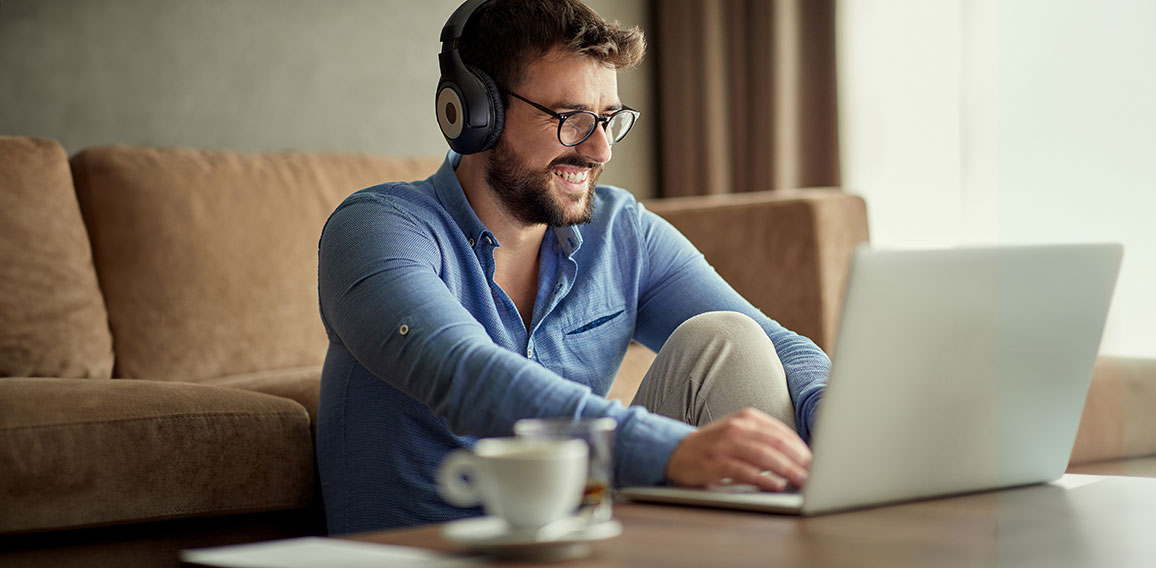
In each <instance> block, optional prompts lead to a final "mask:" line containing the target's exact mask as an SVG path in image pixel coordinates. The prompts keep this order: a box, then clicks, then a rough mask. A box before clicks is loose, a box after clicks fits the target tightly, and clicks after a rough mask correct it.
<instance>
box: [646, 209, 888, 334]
mask: <svg viewBox="0 0 1156 568" xmlns="http://www.w3.org/2000/svg"><path fill="white" fill-rule="evenodd" d="M646 207H647V208H648V209H650V210H651V211H654V212H655V213H657V214H658V215H660V216H662V217H663V218H665V219H666V220H667V221H670V222H671V224H673V225H674V226H675V227H676V228H678V230H679V231H681V232H682V233H683V234H684V235H686V237H687V238H689V239H690V241H691V242H692V243H694V245H695V246H697V247H698V249H699V250H700V251H702V253H703V254H704V255H705V256H706V259H707V262H710V264H711V265H712V266H714V267H715V270H717V271H718V273H719V274H720V275H722V277H723V278H724V279H726V281H727V282H729V283H730V284H731V286H733V287H734V288H735V290H737V291H738V292H739V293H740V294H742V295H743V296H744V297H745V298H746V299H748V300H750V302H751V303H752V304H754V305H755V307H757V308H759V309H760V310H762V311H763V313H765V314H767V315H768V316H770V317H772V318H774V319H775V320H777V321H778V322H779V323H781V324H783V325H784V326H786V327H787V328H789V329H791V330H793V331H795V332H797V333H799V334H802V335H805V336H807V337H809V338H811V339H812V340H813V341H815V343H817V344H818V345H819V347H821V348H823V349H824V350H826V351H828V352H829V353H830V352H831V351H832V349H833V347H834V343H835V337H836V330H837V329H838V323H839V322H838V318H839V314H840V309H841V307H842V302H843V288H844V285H845V283H846V282H845V281H846V277H847V270H848V268H849V262H850V259H851V256H852V254H853V253H854V250H855V247H856V246H857V245H858V244H860V243H862V242H865V241H867V239H868V232H867V206H866V204H865V203H864V201H863V199H862V198H861V197H859V196H855V195H850V194H848V193H845V192H843V191H841V190H839V189H835V188H814V189H797V190H776V191H758V192H749V193H733V194H726V195H709V196H700V197H680V198H670V199H658V200H652V201H649V202H647V203H646Z"/></svg>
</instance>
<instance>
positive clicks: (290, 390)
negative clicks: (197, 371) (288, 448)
mask: <svg viewBox="0 0 1156 568" xmlns="http://www.w3.org/2000/svg"><path fill="white" fill-rule="evenodd" d="M201 384H205V385H213V386H217V387H228V388H234V389H242V390H249V391H254V392H263V393H265V394H271V395H276V396H280V397H284V398H287V399H289V400H293V401H296V402H297V404H300V405H301V406H304V407H305V411H306V412H308V413H309V420H310V423H311V425H312V426H313V428H314V429H316V427H317V401H318V399H319V398H321V366H320V365H310V366H308V367H301V368H298V369H280V370H275V371H261V372H258V373H246V374H244V375H230V376H228V377H219V378H215V379H207V380H205V381H202V382H201Z"/></svg>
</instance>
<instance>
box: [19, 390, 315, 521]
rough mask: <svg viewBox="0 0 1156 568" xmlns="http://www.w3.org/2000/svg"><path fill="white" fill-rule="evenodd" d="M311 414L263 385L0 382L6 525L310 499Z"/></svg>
mask: <svg viewBox="0 0 1156 568" xmlns="http://www.w3.org/2000/svg"><path fill="white" fill-rule="evenodd" d="M313 463H314V462H313V444H312V443H311V440H310V434H309V417H308V416H307V415H306V413H305V409H303V408H302V407H301V406H300V405H299V404H297V403H295V402H293V401H291V400H288V399H284V398H279V397H275V396H270V395H266V394H261V393H254V392H246V391H241V390H235V389H228V388H220V387H212V386H207V385H197V384H185V383H172V382H163V383H161V382H154V381H120V380H113V381H85V380H76V379H23V378H13V379H8V380H4V381H0V472H3V475H0V503H3V511H4V514H2V515H0V533H4V532H25V531H36V530H44V529H60V528H71V527H82V526H92V525H103V524H114V523H122V522H137V521H151V520H157V519H170V518H180V517H189V516H196V515H209V514H218V513H242V512H255V511H265V510H278V509H291V508H298V507H304V506H308V505H309V504H310V503H311V502H312V501H313V500H314V498H315V494H314V491H315V489H314V478H315V473H314V466H313Z"/></svg>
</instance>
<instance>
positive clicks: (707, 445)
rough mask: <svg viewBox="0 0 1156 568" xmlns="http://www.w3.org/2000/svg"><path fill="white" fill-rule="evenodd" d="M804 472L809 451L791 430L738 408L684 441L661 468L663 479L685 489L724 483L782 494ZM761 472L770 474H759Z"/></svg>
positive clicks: (801, 479) (804, 478) (803, 478)
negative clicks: (664, 476)
mask: <svg viewBox="0 0 1156 568" xmlns="http://www.w3.org/2000/svg"><path fill="white" fill-rule="evenodd" d="M810 468H811V450H810V449H809V448H808V447H807V445H806V444H805V443H803V440H802V438H799V435H798V434H797V433H796V432H795V431H794V430H793V429H791V428H790V427H789V426H787V425H786V424H783V423H782V422H781V421H779V420H778V419H776V418H773V417H771V416H770V415H768V414H766V413H764V412H762V411H759V410H755V409H754V408H744V409H742V410H740V411H738V412H735V413H734V414H729V415H727V416H724V417H723V418H721V419H720V420H717V421H715V422H712V423H710V424H708V425H706V426H704V427H702V428H700V429H699V430H698V431H695V432H692V433H691V434H690V435H689V436H687V437H686V438H684V439H683V440H682V443H680V444H679V445H678V447H677V448H675V449H674V453H673V454H671V456H670V462H669V463H667V464H666V478H667V479H668V480H669V481H671V482H673V483H675V484H678V485H684V486H688V487H705V486H707V485H714V484H717V483H719V482H721V481H722V480H723V479H730V480H731V481H732V482H733V483H749V484H751V485H756V486H758V487H759V488H761V489H764V490H767V491H782V490H783V489H785V488H786V481H790V482H791V483H792V484H794V485H796V486H798V487H802V486H803V484H804V483H806V481H807V472H808V470H810ZM764 471H769V472H771V473H773V474H775V475H773V476H770V475H762V473H763V472H764ZM776 476H777V477H776ZM784 479H785V480H786V481H784Z"/></svg>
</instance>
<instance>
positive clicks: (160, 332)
mask: <svg viewBox="0 0 1156 568" xmlns="http://www.w3.org/2000/svg"><path fill="white" fill-rule="evenodd" d="M437 163H438V161H437V160H431V159H424V160H419V159H399V158H385V157H370V156H355V155H347V156H341V155H321V154H303V153H283V154H240V153H233V152H213V151H196V150H187V149H160V148H133V147H123V146H111V147H98V148H90V149H87V150H84V151H83V152H81V153H79V154H77V155H76V156H75V157H74V158H73V160H72V166H73V172H74V175H75V178H76V188H77V195H78V197H79V198H80V204H81V209H82V211H83V213H84V217H85V220H86V221H87V223H88V226H89V233H90V236H91V239H92V245H93V253H94V259H95V262H96V269H97V273H98V274H99V276H100V283H101V287H102V289H103V290H104V295H105V302H106V304H107V306H108V312H109V324H110V326H111V328H112V334H113V338H114V339H115V346H116V370H115V374H116V376H117V377H125V378H135V379H157V380H200V379H205V378H209V377H219V376H225V375H234V374H241V373H252V372H258V371H264V370H269V369H291V368H299V367H304V366H309V365H318V364H320V363H321V362H322V361H323V359H324V355H325V348H326V339H325V334H324V331H323V329H322V327H321V322H320V317H319V316H318V311H317V240H318V237H319V236H320V234H321V228H322V225H323V224H324V222H325V220H326V218H328V216H329V214H330V213H331V212H332V210H333V209H334V208H335V207H336V206H337V204H338V203H340V201H341V200H342V199H343V198H344V197H345V196H346V195H348V194H349V193H352V192H353V191H356V190H357V189H360V188H362V187H365V186H368V185H372V184H374V183H379V182H383V181H388V180H398V179H416V178H421V177H425V176H427V175H429V174H430V173H432V171H433V170H434V169H435V168H436V166H437Z"/></svg>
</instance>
